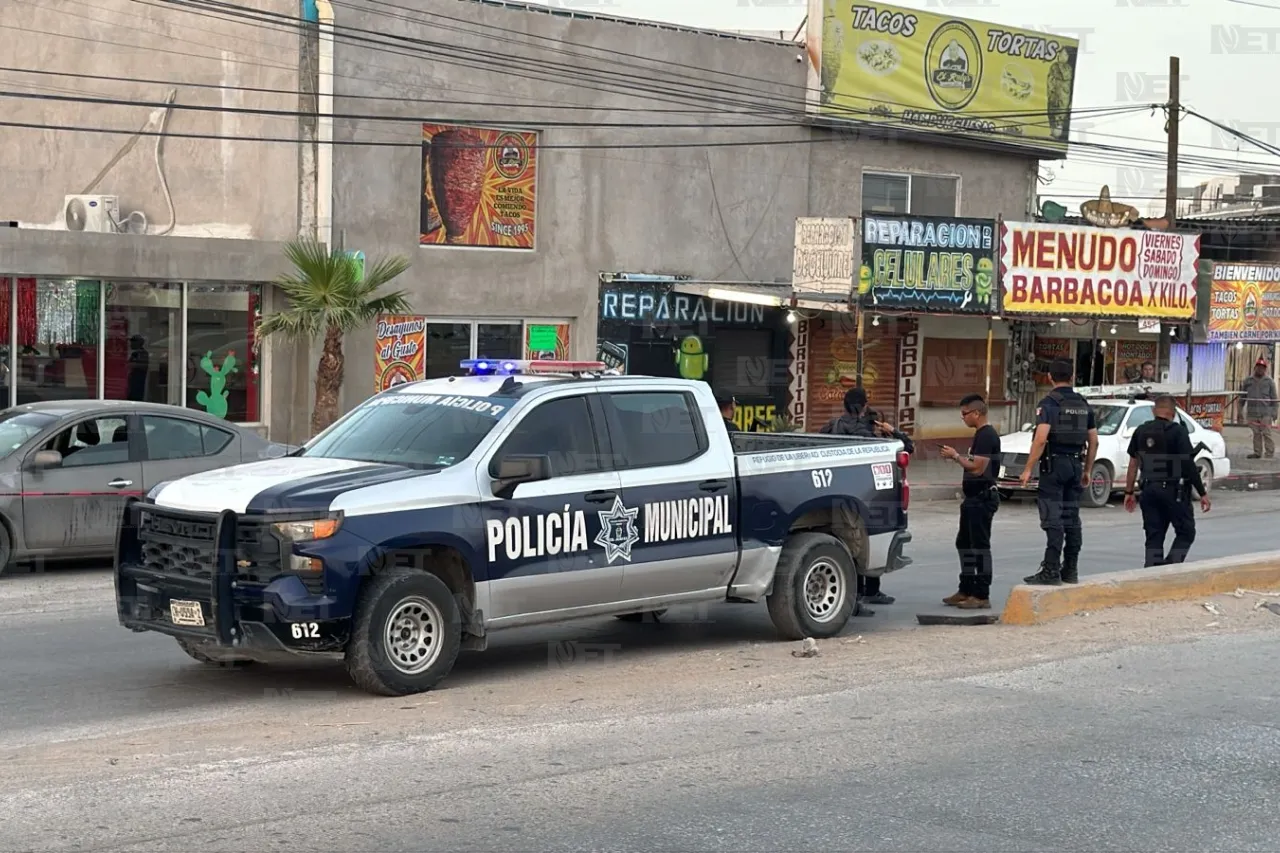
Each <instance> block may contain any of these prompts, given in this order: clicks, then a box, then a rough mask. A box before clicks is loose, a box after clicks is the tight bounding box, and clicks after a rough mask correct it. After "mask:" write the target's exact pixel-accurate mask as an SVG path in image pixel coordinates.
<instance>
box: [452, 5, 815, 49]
mask: <svg viewBox="0 0 1280 853" xmlns="http://www.w3.org/2000/svg"><path fill="white" fill-rule="evenodd" d="M459 2H460V3H476V4H479V5H481V6H501V7H503V8H507V9H512V10H515V11H519V12H533V13H537V14H542V15H554V16H556V17H560V18H578V19H581V20H585V21H604V22H606V23H610V24H626V25H628V26H632V27H650V28H653V29H659V30H667V31H669V32H674V33H689V34H691V35H701V36H713V37H715V38H723V39H732V40H734V41H745V42H755V43H757V44H776V45H780V46H783V47H788V48H791V49H792V50H794V49H795V47H796V44H797V43H796V42H795V41H788V40H787V39H775V38H767V37H764V36H754V35H744V34H741V33H735V32H731V31H729V30H708V29H702V28H699V27H681V26H677V25H676V24H665V23H662V22H661V21H646V20H642V19H640V18H622V17H616V16H613V15H601V14H599V13H598V12H579V11H578V10H576V9H565V8H561V7H559V6H543V5H541V4H538V3H519V2H516V0H459Z"/></svg>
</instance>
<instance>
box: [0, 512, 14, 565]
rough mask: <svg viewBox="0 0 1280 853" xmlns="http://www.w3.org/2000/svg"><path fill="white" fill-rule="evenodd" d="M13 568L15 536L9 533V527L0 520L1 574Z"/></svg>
mask: <svg viewBox="0 0 1280 853" xmlns="http://www.w3.org/2000/svg"><path fill="white" fill-rule="evenodd" d="M11 568H13V537H12V536H10V535H9V528H7V527H5V525H4V522H3V521H0V575H3V574H4V573H5V572H7V571H9V569H11Z"/></svg>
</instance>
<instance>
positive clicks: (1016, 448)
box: [999, 389, 1231, 508]
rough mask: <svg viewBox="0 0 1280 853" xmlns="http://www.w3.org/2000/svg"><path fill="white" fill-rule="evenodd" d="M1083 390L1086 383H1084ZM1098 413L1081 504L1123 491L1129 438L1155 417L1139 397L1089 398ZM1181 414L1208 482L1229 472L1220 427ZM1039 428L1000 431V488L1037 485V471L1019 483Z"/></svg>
mask: <svg viewBox="0 0 1280 853" xmlns="http://www.w3.org/2000/svg"><path fill="white" fill-rule="evenodd" d="M1081 390H1083V389H1081ZM1089 405H1091V406H1092V407H1093V414H1094V419H1095V421H1096V422H1097V424H1098V457H1097V459H1096V460H1094V463H1093V471H1092V472H1091V473H1092V484H1091V486H1090V487H1089V488H1088V489H1086V490H1085V493H1084V500H1083V501H1082V506H1087V507H1093V508H1097V507H1101V506H1105V505H1106V503H1107V501H1108V500H1110V498H1111V496H1112V495H1113V494H1115V493H1116V492H1118V491H1123V489H1124V481H1125V477H1126V475H1127V474H1128V471H1129V454H1128V449H1129V439H1130V438H1131V437H1132V436H1133V433H1134V430H1136V429H1137V428H1138V427H1140V426H1141V425H1142V424H1144V423H1146V422H1147V421H1149V420H1151V419H1152V418H1154V417H1155V415H1154V413H1153V412H1152V402H1151V400H1149V399H1141V398H1128V399H1126V398H1124V397H1110V398H1095V397H1090V398H1089ZM1178 419H1179V420H1181V421H1182V423H1183V425H1184V426H1186V428H1187V432H1188V434H1190V436H1191V446H1192V447H1193V448H1194V449H1195V451H1196V465H1197V466H1198V467H1199V468H1200V476H1201V477H1202V478H1203V479H1204V484H1205V486H1206V487H1211V486H1210V484H1211V483H1212V482H1213V481H1214V480H1215V479H1217V478H1219V477H1227V476H1229V475H1230V474H1231V460H1230V459H1228V458H1227V443H1226V441H1225V440H1224V439H1223V438H1222V435H1221V434H1220V433H1217V432H1215V431H1213V430H1211V429H1205V428H1204V427H1203V426H1201V425H1200V424H1199V423H1198V422H1197V421H1196V420H1195V419H1193V418H1192V417H1191V416H1190V415H1188V414H1187V413H1186V412H1185V411H1183V410H1182V407H1181V406H1179V407H1178ZM1034 434H1035V431H1034V428H1033V427H1032V425H1031V424H1024V425H1023V427H1022V429H1021V430H1019V431H1018V432H1015V433H1011V434H1009V435H1002V436H1000V451H1001V455H1002V456H1003V457H1004V459H1003V464H1002V465H1001V466H1000V483H999V488H1000V491H1001V492H1002V493H1005V494H1012V493H1014V492H1020V491H1030V490H1034V489H1035V487H1036V480H1035V476H1034V475H1033V476H1032V479H1031V481H1030V482H1029V483H1028V484H1027V487H1028V488H1027V489H1026V490H1024V489H1022V488H1021V486H1020V485H1019V483H1018V478H1019V477H1020V476H1022V469H1023V468H1024V467H1025V466H1026V464H1027V456H1028V455H1030V453H1031V439H1032V437H1033V436H1034Z"/></svg>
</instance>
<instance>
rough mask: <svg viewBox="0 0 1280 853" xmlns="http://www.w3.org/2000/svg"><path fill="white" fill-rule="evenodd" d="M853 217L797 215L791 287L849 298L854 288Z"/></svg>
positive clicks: (855, 234)
mask: <svg viewBox="0 0 1280 853" xmlns="http://www.w3.org/2000/svg"><path fill="white" fill-rule="evenodd" d="M857 236H858V235H857V226H856V225H855V223H854V221H853V219H851V218H849V217H845V218H842V219H840V218H822V217H806V216H802V217H798V218H797V219H796V240H795V253H794V256H793V258H792V262H791V287H792V289H793V290H794V291H795V292H796V293H826V294H831V295H832V296H838V297H840V298H841V299H848V298H849V296H850V294H851V292H852V291H853V250H854V242H855V241H856V239H857Z"/></svg>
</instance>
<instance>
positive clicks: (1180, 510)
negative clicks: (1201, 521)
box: [1138, 483, 1196, 566]
mask: <svg viewBox="0 0 1280 853" xmlns="http://www.w3.org/2000/svg"><path fill="white" fill-rule="evenodd" d="M1138 505H1139V506H1140V507H1142V530H1143V532H1144V533H1146V535H1147V542H1146V551H1147V561H1146V563H1144V565H1146V566H1164V565H1170V564H1172V563H1181V562H1183V561H1185V560H1186V559H1187V553H1188V552H1189V551H1190V550H1191V543H1192V542H1195V541H1196V516H1195V511H1194V510H1193V509H1192V508H1191V490H1190V489H1189V488H1187V487H1185V486H1179V485H1177V484H1176V483H1169V484H1161V483H1144V484H1143V486H1142V492H1141V494H1140V495H1139V496H1138ZM1170 526H1172V527H1173V546H1172V547H1171V548H1170V549H1169V556H1167V557H1166V556H1165V553H1164V539H1165V536H1166V535H1168V533H1169V528H1170Z"/></svg>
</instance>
